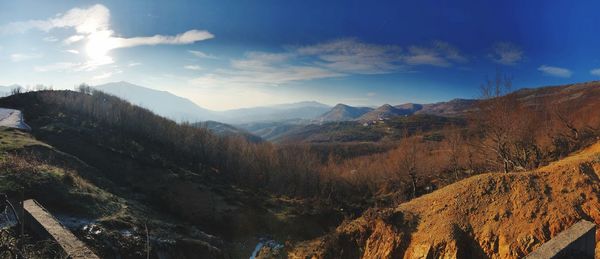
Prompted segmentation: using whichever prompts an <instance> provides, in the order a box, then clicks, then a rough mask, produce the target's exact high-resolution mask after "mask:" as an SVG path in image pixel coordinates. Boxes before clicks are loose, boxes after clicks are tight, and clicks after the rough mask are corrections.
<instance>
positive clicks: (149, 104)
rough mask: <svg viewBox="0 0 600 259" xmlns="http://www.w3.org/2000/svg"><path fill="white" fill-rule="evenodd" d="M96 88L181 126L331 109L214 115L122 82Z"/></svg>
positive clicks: (312, 106)
mask: <svg viewBox="0 0 600 259" xmlns="http://www.w3.org/2000/svg"><path fill="white" fill-rule="evenodd" d="M93 88H95V89H97V90H100V91H102V92H105V93H109V94H112V95H115V96H117V97H120V98H123V99H125V100H128V101H130V102H131V103H133V104H136V105H139V106H142V107H145V108H148V109H150V110H152V111H153V112H155V113H157V114H159V115H161V116H164V117H167V118H170V119H173V120H175V121H180V122H181V121H189V122H198V121H207V120H214V121H219V122H223V123H230V124H239V123H251V122H268V121H281V120H288V119H314V118H315V117H317V116H319V115H321V114H323V113H325V112H326V111H328V110H329V109H330V108H331V107H330V106H328V105H325V104H322V103H318V102H312V101H311V102H298V103H290V104H279V105H272V106H261V107H252V108H241V109H233V110H227V111H213V110H209V109H205V108H202V107H200V106H199V105H197V104H195V103H194V102H192V101H190V100H189V99H186V98H183V97H179V96H177V95H174V94H172V93H169V92H166V91H159V90H154V89H150V88H147V87H143V86H139V85H135V84H131V83H128V82H123V81H121V82H113V83H107V84H103V85H97V86H93Z"/></svg>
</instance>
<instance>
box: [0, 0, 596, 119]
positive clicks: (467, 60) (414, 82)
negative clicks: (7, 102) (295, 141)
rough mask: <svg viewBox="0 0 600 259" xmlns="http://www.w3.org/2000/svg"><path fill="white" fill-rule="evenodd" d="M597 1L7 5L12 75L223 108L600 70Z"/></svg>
mask: <svg viewBox="0 0 600 259" xmlns="http://www.w3.org/2000/svg"><path fill="white" fill-rule="evenodd" d="M597 10H600V3H599V2H594V1H577V2H576V4H575V2H573V1H496V2H492V1H307V0H304V1H276V0H273V1H225V0H221V1H141V0H140V1H27V0H25V1H1V2H0V85H10V84H21V85H29V86H33V85H36V84H44V85H51V86H53V87H54V88H66V89H72V88H73V86H75V85H77V84H79V83H82V82H86V83H88V84H92V85H96V84H102V83H106V82H112V81H121V80H124V81H129V82H132V83H135V84H139V85H143V86H147V87H151V88H155V89H160V90H167V91H170V92H173V93H175V94H177V95H180V96H184V97H187V98H189V99H191V100H193V101H195V102H196V103H198V104H199V105H200V106H203V107H206V108H210V109H216V110H222V109H230V108H239V107H250V106H258V105H269V104H276V103H286V102H295V101H303V100H316V101H320V102H323V103H327V104H332V105H333V104H336V103H340V102H341V103H347V104H352V105H381V104H384V103H390V104H400V103H404V102H434V101H443V100H448V99H452V98H457V97H462V98H474V97H477V95H478V88H479V85H480V84H481V82H482V81H483V80H484V78H485V76H486V75H493V74H494V73H495V71H496V70H499V71H502V72H504V73H507V74H510V75H512V76H513V77H514V85H515V88H520V87H536V86H544V85H556V84H566V83H573V82H581V81H591V80H598V79H600V48H598V46H600V34H598V31H597V28H600V16H599V15H597V14H596V12H597Z"/></svg>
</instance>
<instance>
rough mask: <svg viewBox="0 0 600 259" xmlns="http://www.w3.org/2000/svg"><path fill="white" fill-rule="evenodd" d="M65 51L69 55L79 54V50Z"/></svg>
mask: <svg viewBox="0 0 600 259" xmlns="http://www.w3.org/2000/svg"><path fill="white" fill-rule="evenodd" d="M65 51H66V52H69V53H71V54H79V50H76V49H68V50H65Z"/></svg>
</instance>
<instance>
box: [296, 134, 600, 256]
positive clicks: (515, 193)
mask: <svg viewBox="0 0 600 259" xmlns="http://www.w3.org/2000/svg"><path fill="white" fill-rule="evenodd" d="M598 174H600V142H598V143H597V144H595V145H593V146H591V147H589V148H586V149H585V150H582V151H580V152H578V153H575V154H573V155H571V156H569V157H567V158H565V159H563V160H561V161H558V162H555V163H552V164H550V165H548V166H545V167H542V168H540V169H538V170H535V171H532V172H525V173H509V174H503V173H488V174H482V175H477V176H473V177H471V178H468V179H465V180H463V181H460V182H457V183H454V184H451V185H449V186H447V187H445V188H442V189H440V190H438V191H435V192H433V193H431V194H428V195H424V196H422V197H419V198H417V199H414V200H412V201H410V202H407V203H404V204H401V205H399V206H398V207H396V208H391V209H379V210H377V209H372V210H369V211H367V212H366V213H365V214H364V215H363V216H362V217H360V218H358V219H356V220H354V221H350V222H346V223H344V224H342V225H341V226H339V227H338V228H337V229H336V230H335V232H334V233H332V234H330V235H327V236H325V237H322V238H319V239H316V240H312V241H307V242H303V243H300V244H297V245H296V246H295V247H294V248H292V249H291V251H289V253H288V255H289V257H290V258H521V257H523V256H525V255H527V254H529V253H531V252H532V251H533V250H535V249H536V248H537V247H539V246H540V245H542V244H543V243H544V242H546V241H548V240H550V239H551V238H552V237H553V236H555V235H557V234H558V233H560V232H561V231H563V230H565V229H567V228H569V227H570V226H571V225H573V224H574V223H576V222H577V221H579V220H581V219H587V220H590V221H592V222H595V223H596V224H600V192H599V191H600V179H599V178H598V176H599V175H598ZM599 234H600V232H598V233H596V239H597V240H598V239H599V238H600V236H599ZM599 250H600V247H599V246H598V245H597V246H596V257H597V258H598V257H599V256H600V251H599Z"/></svg>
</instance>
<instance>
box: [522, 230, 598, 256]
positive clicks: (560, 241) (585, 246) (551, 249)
mask: <svg viewBox="0 0 600 259" xmlns="http://www.w3.org/2000/svg"><path fill="white" fill-rule="evenodd" d="M595 250H596V224H594V223H592V222H589V221H587V220H582V221H579V222H577V223H575V224H574V225H573V226H571V227H570V228H568V229H567V230H565V231H563V232H560V233H559V234H558V235H556V236H555V237H553V238H552V239H550V241H548V242H546V243H544V244H543V245H542V246H540V247H539V248H538V249H536V250H535V251H533V252H532V253H531V254H529V255H528V256H527V257H525V258H528V259H534V258H535V259H539V258H594V251H595Z"/></svg>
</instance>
